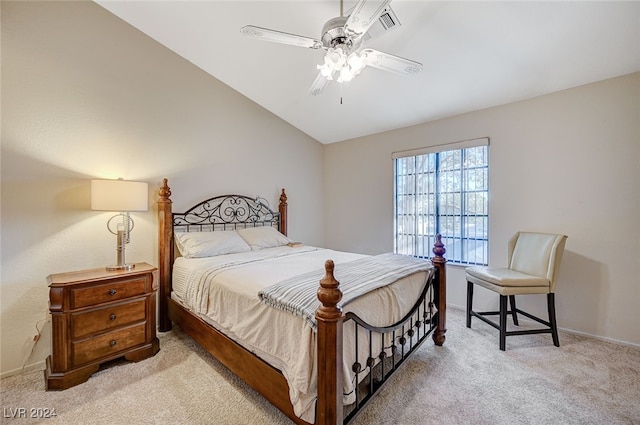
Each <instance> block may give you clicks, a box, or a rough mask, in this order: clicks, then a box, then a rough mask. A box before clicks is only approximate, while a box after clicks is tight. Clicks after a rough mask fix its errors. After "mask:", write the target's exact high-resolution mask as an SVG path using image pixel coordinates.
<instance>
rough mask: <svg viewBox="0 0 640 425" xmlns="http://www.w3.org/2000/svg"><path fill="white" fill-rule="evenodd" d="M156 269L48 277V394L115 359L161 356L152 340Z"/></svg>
mask: <svg viewBox="0 0 640 425" xmlns="http://www.w3.org/2000/svg"><path fill="white" fill-rule="evenodd" d="M156 281H157V269H156V268H155V267H153V266H151V265H149V264H147V263H137V264H136V265H135V266H134V267H133V269H131V270H128V271H107V270H106V269H105V268H104V267H102V268H99V269H91V270H81V271H76V272H69V273H60V274H52V275H50V276H48V277H47V283H48V284H49V288H50V289H49V303H50V305H49V310H50V311H51V355H50V356H49V357H47V368H46V369H45V371H44V377H45V383H46V389H47V390H64V389H67V388H69V387H72V386H74V385H77V384H80V383H82V382H85V381H86V380H88V379H89V377H90V376H91V375H92V374H93V373H94V372H96V371H97V370H98V368H99V367H100V365H101V364H102V363H104V362H107V361H109V360H113V359H116V358H118V357H123V356H124V358H126V359H127V360H131V361H136V362H137V361H139V360H143V359H146V358H147V357H151V356H153V355H155V354H156V353H157V352H158V351H159V350H160V344H159V341H158V338H157V337H156V288H157V282H156Z"/></svg>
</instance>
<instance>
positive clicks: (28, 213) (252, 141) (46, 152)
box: [0, 1, 324, 375]
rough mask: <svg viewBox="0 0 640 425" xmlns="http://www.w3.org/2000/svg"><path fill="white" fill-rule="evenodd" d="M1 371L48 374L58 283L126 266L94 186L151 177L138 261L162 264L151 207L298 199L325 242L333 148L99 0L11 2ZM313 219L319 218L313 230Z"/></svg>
mask: <svg viewBox="0 0 640 425" xmlns="http://www.w3.org/2000/svg"><path fill="white" fill-rule="evenodd" d="M1 155H2V169H1V173H2V188H1V190H2V194H1V196H2V200H1V202H2V203H1V206H2V212H1V213H2V216H1V217H2V222H1V226H2V228H1V231H2V252H1V253H2V265H1V266H2V268H1V280H0V291H1V293H0V295H1V309H0V322H1V331H2V332H1V341H0V343H1V347H0V350H1V351H0V358H1V364H0V373H2V375H7V374H10V373H12V372H15V371H17V370H18V371H19V369H20V368H21V367H22V366H23V364H25V363H26V364H27V365H35V366H38V367H41V366H42V363H41V362H42V361H43V360H44V358H45V357H46V355H47V354H48V353H49V351H50V330H49V326H50V324H48V323H47V324H46V325H45V333H44V337H43V338H41V340H40V341H39V342H38V343H37V345H36V346H35V350H34V353H33V355H31V357H29V358H28V356H29V352H30V350H31V349H32V345H33V343H32V341H33V336H34V335H35V334H36V324H38V325H39V326H42V325H43V323H42V322H41V320H42V319H44V318H45V311H46V309H47V303H48V288H47V286H46V283H45V279H46V277H47V275H49V274H51V273H57V272H64V271H70V270H77V269H84V268H93V267H102V266H104V265H106V264H110V263H114V262H115V260H116V258H115V256H116V253H115V236H113V235H111V234H110V233H108V232H107V230H106V227H105V225H106V221H107V219H108V218H109V217H110V215H111V214H109V213H103V212H98V211H90V209H89V208H90V203H89V198H90V188H89V180H90V179H92V178H118V177H122V178H124V179H131V180H143V181H147V182H149V186H150V200H151V202H150V205H151V208H152V209H151V210H150V211H149V212H146V213H132V215H133V217H134V219H135V223H136V227H135V230H134V232H133V233H132V241H131V244H130V245H129V246H128V251H127V258H128V259H129V260H131V261H146V262H149V263H151V264H157V263H158V262H157V254H156V245H157V235H156V216H155V211H154V210H153V208H154V204H153V200H154V199H155V197H156V192H157V188H158V187H159V184H160V182H161V179H162V178H163V177H168V178H169V183H170V185H171V187H172V189H173V200H174V206H175V209H176V210H185V209H187V208H188V207H190V206H192V205H193V204H194V203H195V202H197V201H198V200H201V199H203V197H205V196H213V195H215V194H222V193H231V192H232V193H245V194H248V195H258V194H259V195H261V196H263V197H265V198H267V199H268V200H269V201H270V202H271V205H272V206H274V207H275V206H276V205H277V204H276V202H277V198H278V194H279V189H280V188H282V187H286V188H287V191H288V193H289V207H290V210H291V211H295V214H290V222H289V234H290V235H291V236H292V237H293V238H294V239H296V240H304V241H306V242H308V243H312V244H317V245H321V244H322V243H323V242H324V240H323V237H324V234H323V227H324V226H323V213H322V211H321V207H320V205H321V204H320V202H321V201H322V194H323V190H322V185H323V182H322V163H323V162H322V161H323V147H322V145H321V144H319V143H318V142H316V141H314V140H313V139H311V138H309V137H308V136H306V135H305V134H303V133H301V132H300V131H298V130H296V129H295V128H293V127H292V126H290V125H288V124H287V123H285V122H284V121H282V120H281V119H279V118H278V117H276V116H274V115H273V114H271V113H270V112H268V111H266V110H264V109H263V108H262V107H260V106H258V105H256V104H255V103H253V102H251V101H250V100H248V99H247V98H245V97H243V96H241V95H239V94H238V93H237V92H235V91H233V90H231V89H230V88H229V87H227V86H225V85H224V84H222V83H221V82H219V81H218V80H216V79H215V78H213V77H211V76H210V75H208V74H205V73H204V72H202V71H201V70H200V69H198V68H196V67H195V66H193V65H192V64H191V63H189V62H187V61H186V60H184V59H182V58H180V57H178V56H177V55H175V54H174V53H172V52H171V51H169V50H168V49H166V48H164V47H162V46H161V45H159V44H158V43H156V42H154V41H153V40H151V39H149V38H148V37H147V36H145V35H144V34H142V33H140V32H139V31H137V30H135V29H134V28H132V27H131V26H129V25H128V24H126V23H124V22H123V21H121V20H120V19H118V18H116V17H115V16H113V15H111V14H110V13H109V12H107V11H106V10H104V9H103V8H101V7H100V6H98V5H96V4H94V3H92V2H9V1H2V151H1ZM308 223H314V224H315V225H314V226H309V225H308Z"/></svg>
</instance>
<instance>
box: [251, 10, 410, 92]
mask: <svg viewBox="0 0 640 425" xmlns="http://www.w3.org/2000/svg"><path fill="white" fill-rule="evenodd" d="M389 3H391V0H359V1H358V4H356V6H355V8H354V9H353V11H352V12H351V13H350V14H349V16H343V10H342V8H343V2H342V0H340V16H339V17H337V18H333V19H329V20H328V21H327V22H326V23H325V24H324V26H323V27H322V32H321V34H322V36H321V38H320V40H317V39H314V38H310V37H305V36H301V35H295V34H289V33H286V32H281V31H276V30H271V29H267V28H261V27H256V26H253V25H247V26H245V27H242V28H241V29H240V32H241V33H242V34H243V35H245V36H247V37H252V38H257V39H259V40H265V41H271V42H275V43H282V44H290V45H293V46H299V47H307V48H309V49H323V50H325V51H326V53H325V56H324V63H323V64H322V65H318V69H319V73H318V76H317V77H316V79H315V81H314V82H313V84H312V85H311V88H310V89H309V93H311V94H312V95H317V94H320V93H321V92H322V90H323V89H324V88H325V87H326V85H327V84H328V83H329V81H331V80H334V77H336V76H337V77H336V78H335V80H336V81H337V82H339V83H341V82H346V81H350V80H351V79H353V77H355V76H356V75H358V74H359V73H360V71H362V69H364V68H365V67H366V66H372V67H374V68H378V69H383V70H385V71H391V72H395V73H398V74H415V73H417V72H420V71H421V70H422V64H421V63H419V62H415V61H412V60H409V59H405V58H401V57H399V56H395V55H391V54H388V53H383V52H380V51H377V50H374V49H362V50H358V49H360V47H361V45H362V41H363V37H364V36H365V34H366V33H367V31H368V30H369V29H370V28H371V26H372V25H373V24H374V23H375V22H376V20H377V19H378V18H379V17H380V15H381V14H382V13H383V12H384V11H385V8H386V7H387V6H388V5H389Z"/></svg>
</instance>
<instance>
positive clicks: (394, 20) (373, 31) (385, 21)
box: [362, 6, 400, 41]
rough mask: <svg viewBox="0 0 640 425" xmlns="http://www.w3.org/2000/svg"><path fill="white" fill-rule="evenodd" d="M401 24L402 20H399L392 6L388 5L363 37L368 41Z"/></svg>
mask: <svg viewBox="0 0 640 425" xmlns="http://www.w3.org/2000/svg"><path fill="white" fill-rule="evenodd" d="M399 26H400V21H399V20H398V17H397V16H396V14H395V13H394V12H393V10H392V9H391V6H387V7H385V9H384V10H383V11H382V14H381V15H380V17H379V18H378V19H377V20H376V22H375V24H373V25H371V28H369V31H367V33H366V34H365V35H364V37H362V39H363V40H364V41H366V40H370V39H372V38H376V37H379V36H380V35H382V34H385V33H387V32H389V31H391V30H392V29H394V28H397V27H399Z"/></svg>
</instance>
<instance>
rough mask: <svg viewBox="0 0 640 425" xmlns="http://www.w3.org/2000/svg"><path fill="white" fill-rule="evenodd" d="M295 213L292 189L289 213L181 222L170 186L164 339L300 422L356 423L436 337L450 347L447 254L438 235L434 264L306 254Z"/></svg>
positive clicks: (232, 204)
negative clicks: (174, 336)
mask: <svg viewBox="0 0 640 425" xmlns="http://www.w3.org/2000/svg"><path fill="white" fill-rule="evenodd" d="M287 208H288V204H287V195H286V193H285V191H284V189H283V190H282V193H281V195H280V200H279V206H278V211H273V210H271V208H270V207H269V206H268V205H267V203H266V202H265V201H263V200H262V199H259V198H258V199H256V198H251V197H246V196H241V195H223V196H216V197H213V198H209V199H206V200H204V201H202V202H200V203H198V204H196V205H195V206H194V207H192V208H190V209H189V210H187V211H186V212H183V213H174V212H173V211H172V201H171V189H170V188H169V185H168V181H167V179H164V180H163V184H162V187H161V189H160V191H159V199H158V214H159V244H158V246H159V264H160V265H159V278H160V282H159V321H158V322H159V330H160V331H161V332H165V331H169V330H171V328H172V324H176V325H178V326H179V327H180V328H181V329H182V330H183V331H184V332H185V333H187V334H188V335H190V336H191V337H193V338H194V340H196V341H197V342H198V343H199V344H200V345H202V346H203V347H204V348H205V349H206V350H207V351H208V352H209V353H211V354H212V355H213V356H214V357H215V358H217V359H218V360H219V361H220V362H221V363H223V364H224V365H225V366H226V367H228V368H229V369H230V370H231V371H233V372H234V373H235V374H236V375H237V376H238V377H239V378H241V379H242V380H244V381H245V382H246V383H247V384H248V385H249V386H251V387H252V388H254V389H255V390H256V391H258V392H259V393H260V394H261V395H262V396H264V397H265V398H266V399H267V400H268V401H270V402H271V403H272V404H273V405H274V406H275V407H277V408H278V409H279V410H280V411H282V412H283V413H284V414H285V415H287V416H288V417H289V418H291V420H292V421H293V422H295V423H298V424H308V423H315V424H322V425H325V424H333V425H335V424H342V423H348V422H350V421H352V420H353V419H354V418H355V417H356V416H357V414H358V412H360V411H361V409H362V407H364V406H365V405H366V404H367V403H368V402H369V401H370V400H371V399H372V397H373V396H374V395H375V394H376V392H377V391H378V390H379V389H380V388H382V386H383V385H384V384H386V382H387V381H388V379H389V377H390V376H391V375H392V374H393V373H394V372H395V371H396V370H397V369H398V368H399V367H400V366H401V365H402V364H403V363H404V362H405V360H406V359H407V358H408V357H409V356H410V355H411V354H412V353H413V352H414V351H415V350H416V349H417V348H418V347H420V345H421V344H422V343H423V342H424V341H425V340H426V339H428V338H427V337H428V336H429V335H430V336H431V337H432V339H433V341H434V342H435V344H436V345H442V344H443V343H444V341H445V332H446V327H445V325H446V303H445V297H446V291H445V288H446V273H445V262H446V260H445V259H444V258H443V255H444V253H445V249H444V246H443V244H442V242H441V240H440V237H439V236H437V238H436V242H435V245H434V249H433V252H434V257H433V259H432V260H431V262H428V261H426V260H418V259H413V258H411V257H403V256H397V255H394V254H383V255H380V256H364V255H359V254H354V253H345V252H339V251H332V250H327V249H322V248H317V247H312V246H306V245H304V244H301V243H299V242H296V241H293V240H291V239H289V238H288V237H287V236H286V235H287ZM212 241H214V242H212ZM400 257H402V258H400ZM323 263H324V267H322V265H323ZM427 263H428V264H427ZM425 264H426V265H425ZM401 271H402V273H401ZM374 275H375V276H376V278H375V279H373V278H371V277H370V276H374ZM339 281H342V283H340V282H339ZM292 287H296V288H297V289H296V291H297V292H295V293H294V291H293V290H292V289H291V288H292ZM292 294H293V295H292ZM301 294H304V295H301Z"/></svg>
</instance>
